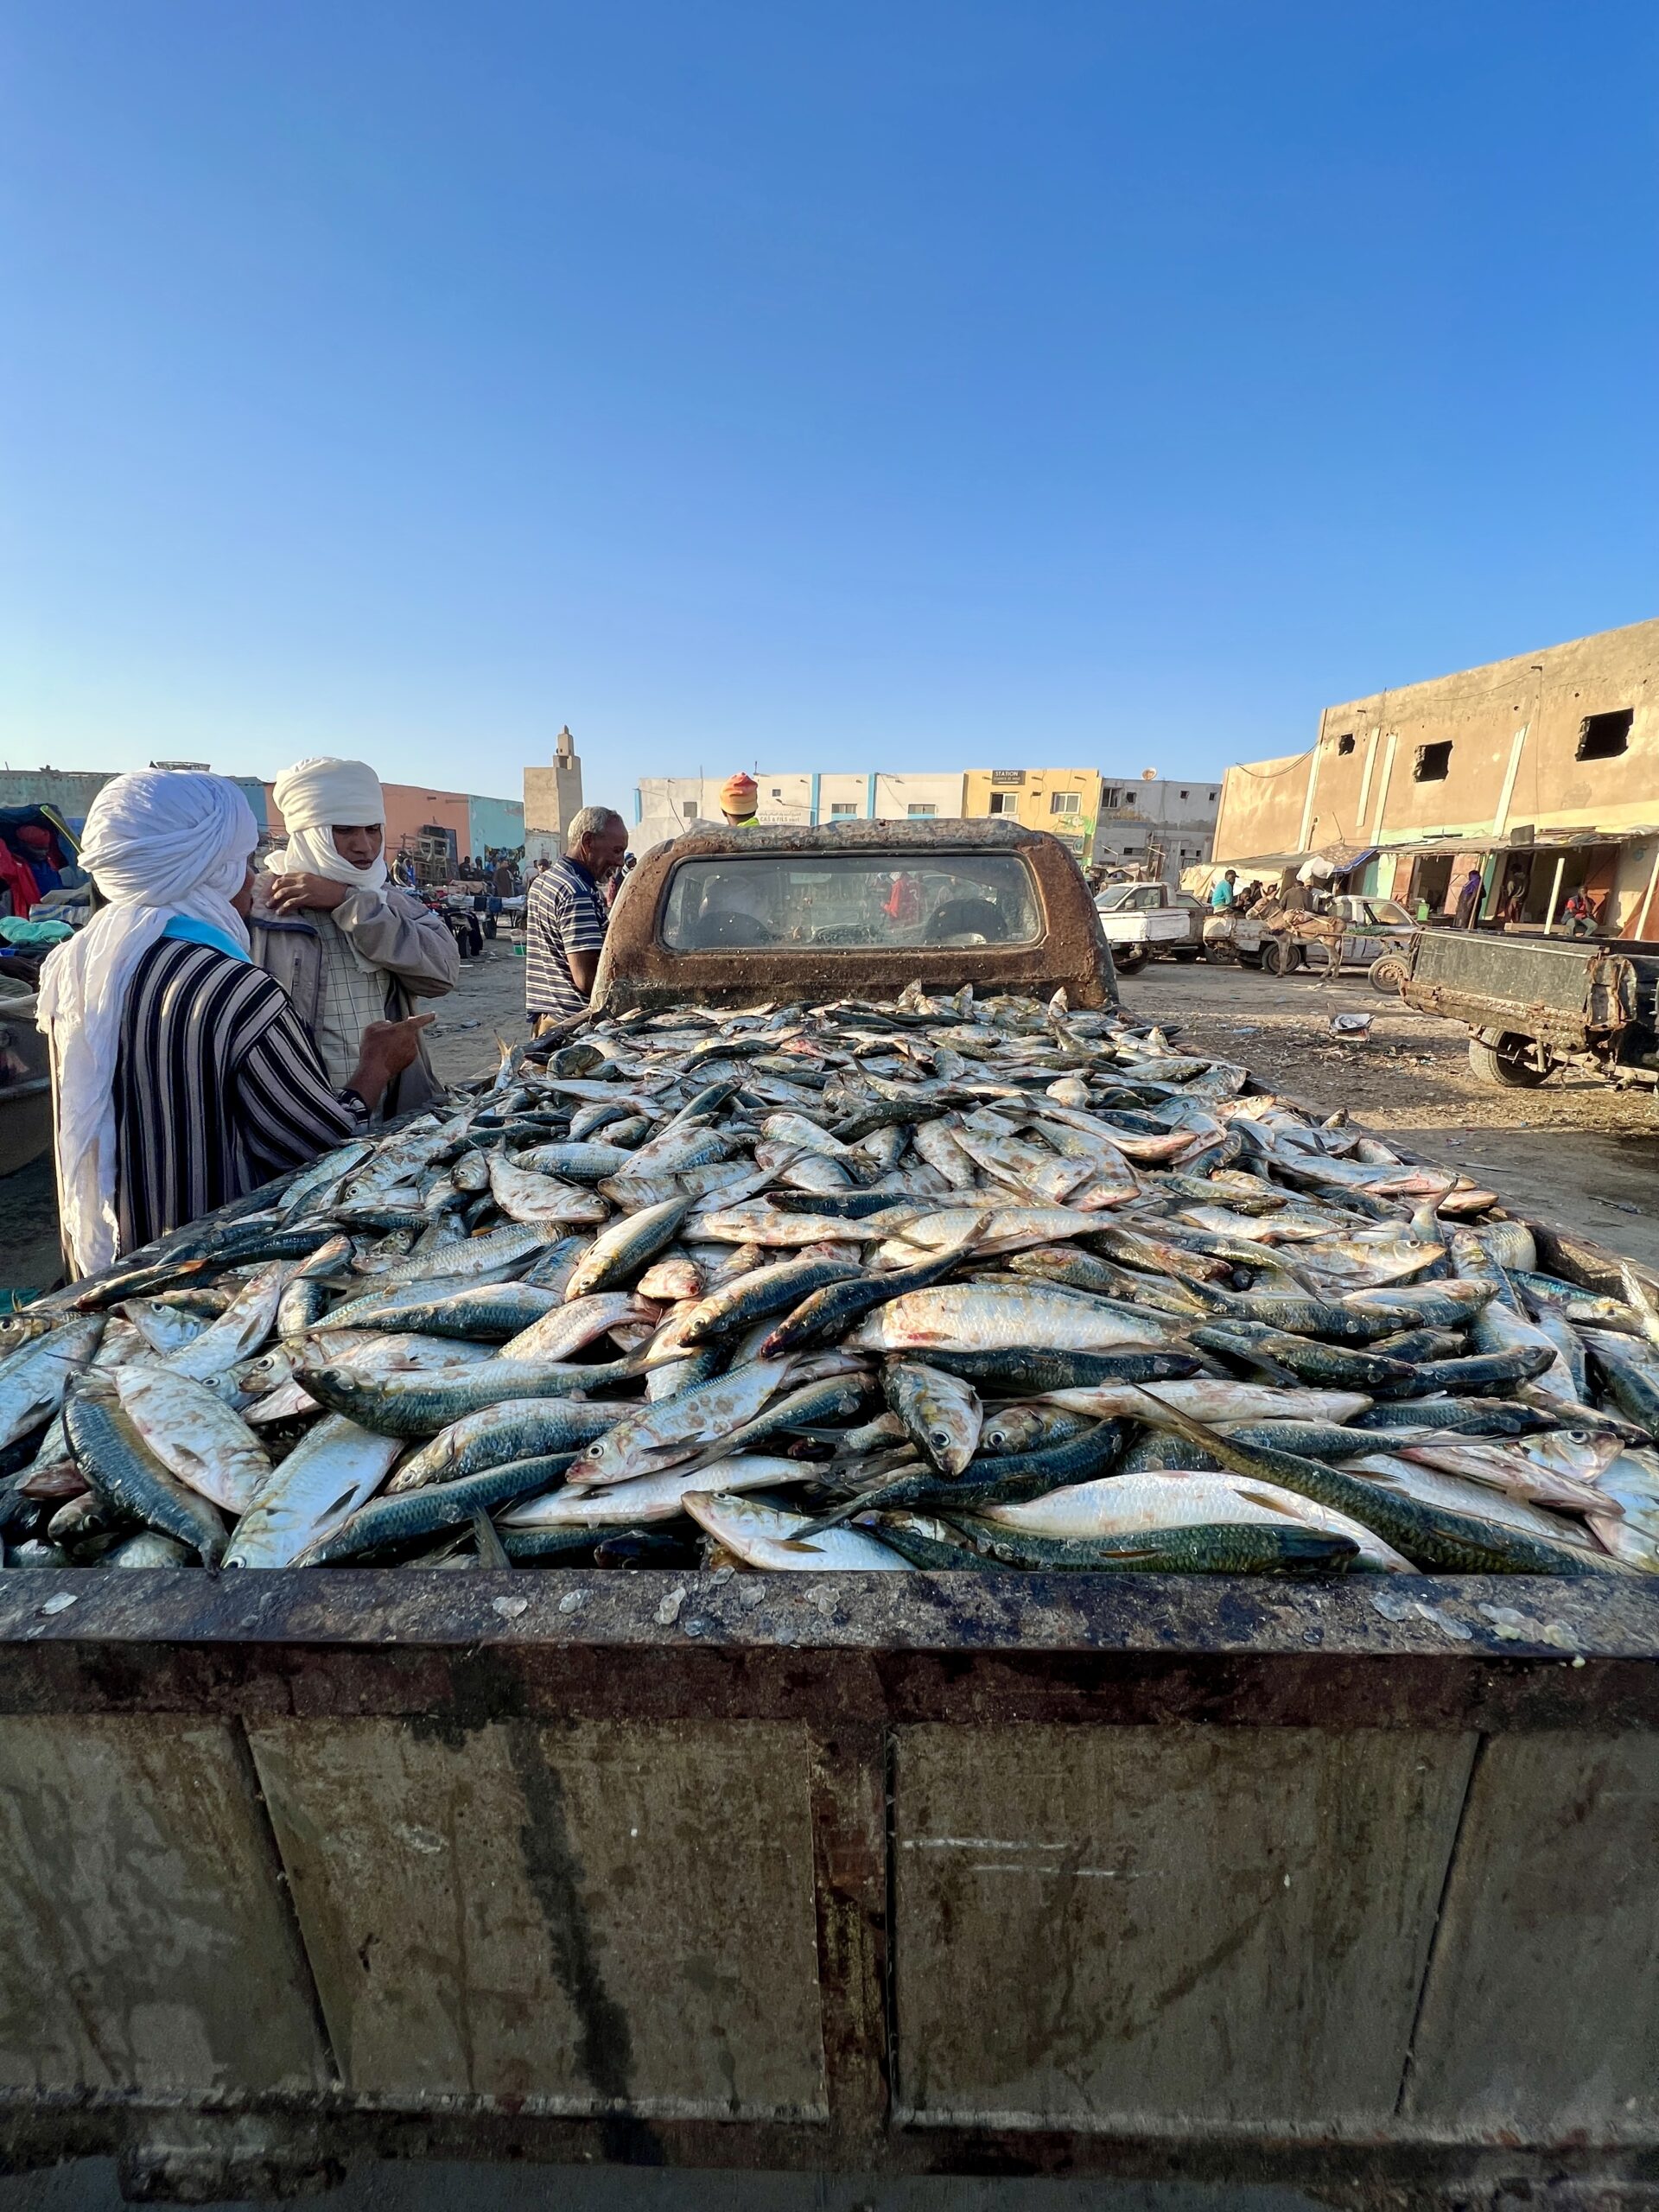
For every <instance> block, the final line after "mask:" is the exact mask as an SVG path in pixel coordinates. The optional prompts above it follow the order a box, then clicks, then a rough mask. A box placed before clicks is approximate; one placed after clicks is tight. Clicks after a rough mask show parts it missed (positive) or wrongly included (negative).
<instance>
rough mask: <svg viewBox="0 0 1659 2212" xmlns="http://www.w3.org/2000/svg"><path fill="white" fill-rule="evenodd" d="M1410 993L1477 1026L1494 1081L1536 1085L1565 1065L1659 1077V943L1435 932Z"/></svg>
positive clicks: (1423, 948)
mask: <svg viewBox="0 0 1659 2212" xmlns="http://www.w3.org/2000/svg"><path fill="white" fill-rule="evenodd" d="M1401 995H1402V997H1403V998H1404V1000H1405V1001H1406V1003H1407V1005H1408V1006H1412V1007H1416V1008H1417V1009H1418V1010H1419V1011H1420V1012H1421V1013H1424V1014H1444V1015H1446V1016H1448V1017H1449V1018H1450V1019H1451V1020H1453V1021H1462V1022H1466V1023H1467V1024H1468V1027H1469V1032H1470V1035H1469V1061H1470V1065H1471V1067H1472V1068H1473V1070H1474V1071H1475V1073H1476V1074H1477V1075H1478V1076H1479V1077H1481V1078H1482V1079H1483V1081H1484V1082H1487V1083H1492V1084H1513V1085H1521V1086H1530V1085H1533V1084H1540V1083H1542V1082H1543V1081H1544V1080H1545V1078H1546V1077H1548V1076H1549V1075H1550V1074H1551V1073H1552V1072H1553V1071H1554V1070H1555V1069H1556V1068H1558V1067H1564V1066H1573V1067H1580V1068H1586V1069H1588V1070H1590V1071H1592V1072H1594V1073H1596V1074H1598V1075H1600V1076H1602V1077H1605V1078H1606V1079H1607V1080H1608V1081H1610V1082H1615V1083H1649V1084H1651V1083H1654V1082H1656V1081H1659V1067H1656V1059H1659V1023H1656V995H1659V944H1623V943H1608V942H1605V941H1599V940H1597V939H1594V938H1522V937H1507V936H1497V935H1495V934H1493V933H1492V932H1491V931H1480V930H1425V931H1423V932H1422V934H1421V936H1420V937H1419V938H1418V940H1417V942H1416V944H1415V945H1414V947H1413V948H1412V953H1411V961H1410V966H1409V969H1408V974H1407V976H1406V981H1405V983H1404V985H1403V987H1402V994H1401Z"/></svg>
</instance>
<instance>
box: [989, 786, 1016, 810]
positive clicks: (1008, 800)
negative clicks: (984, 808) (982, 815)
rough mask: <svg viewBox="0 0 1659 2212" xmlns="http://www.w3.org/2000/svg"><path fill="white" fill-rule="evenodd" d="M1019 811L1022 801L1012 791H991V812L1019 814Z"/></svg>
mask: <svg viewBox="0 0 1659 2212" xmlns="http://www.w3.org/2000/svg"><path fill="white" fill-rule="evenodd" d="M1019 811H1020V802H1019V800H1018V799H1017V798H1015V797H1014V793H1013V792H1012V791H993V792H992V793H991V812H992V813H993V814H1018V813H1019Z"/></svg>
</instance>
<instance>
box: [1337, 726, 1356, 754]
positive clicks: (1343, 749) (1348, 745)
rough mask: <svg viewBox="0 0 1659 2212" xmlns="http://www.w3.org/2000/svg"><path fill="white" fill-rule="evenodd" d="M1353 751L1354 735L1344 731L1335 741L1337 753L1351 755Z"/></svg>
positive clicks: (1350, 731)
mask: <svg viewBox="0 0 1659 2212" xmlns="http://www.w3.org/2000/svg"><path fill="white" fill-rule="evenodd" d="M1353 749H1354V733H1353V732H1352V730H1344V733H1343V734H1342V735H1341V736H1340V737H1339V738H1338V740H1337V750H1338V753H1351V752H1352V751H1353Z"/></svg>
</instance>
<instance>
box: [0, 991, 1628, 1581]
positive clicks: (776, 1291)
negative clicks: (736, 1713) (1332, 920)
mask: <svg viewBox="0 0 1659 2212" xmlns="http://www.w3.org/2000/svg"><path fill="white" fill-rule="evenodd" d="M538 1051H539V1052H541V1054H542V1057H541V1058H537V1053H538ZM1568 1264H1571V1262H1568ZM1592 1279H1593V1278H1592ZM1620 1284H1621V1287H1622V1288H1623V1290H1624V1296H1623V1297H1622V1298H1616V1297H1612V1296H1610V1295H1607V1294H1597V1293H1592V1291H1590V1290H1588V1289H1586V1288H1584V1287H1580V1284H1579V1283H1577V1282H1574V1281H1567V1280H1566V1279H1565V1278H1564V1277H1562V1276H1560V1275H1558V1274H1550V1273H1548V1272H1545V1271H1541V1268H1540V1267H1539V1255H1538V1253H1537V1251H1536V1249H1535V1240H1534V1237H1533V1236H1532V1234H1531V1233H1530V1231H1529V1230H1528V1229H1527V1228H1526V1226H1525V1225H1524V1224H1522V1223H1520V1222H1517V1221H1515V1220H1513V1219H1510V1218H1507V1217H1504V1216H1503V1213H1502V1212H1501V1211H1500V1210H1499V1209H1498V1205H1497V1198H1496V1196H1495V1194H1494V1193H1492V1192H1490V1191H1483V1190H1480V1189H1478V1188H1476V1187H1475V1186H1473V1185H1471V1184H1470V1183H1469V1182H1468V1181H1467V1179H1465V1178H1462V1177H1460V1176H1459V1175H1457V1174H1456V1173H1453V1172H1452V1171H1450V1170H1447V1169H1442V1168H1436V1167H1427V1166H1421V1165H1418V1164H1414V1163H1411V1162H1408V1161H1405V1160H1402V1159H1400V1158H1399V1157H1398V1156H1397V1155H1396V1154H1395V1153H1394V1152H1392V1151H1390V1150H1389V1147H1387V1146H1386V1145H1384V1144H1382V1143H1380V1142H1378V1141H1376V1140H1375V1139H1373V1138H1370V1137H1367V1136H1365V1135H1363V1134H1362V1133H1360V1132H1358V1131H1357V1130H1355V1129H1354V1128H1351V1127H1348V1126H1346V1125H1345V1124H1344V1116H1341V1115H1336V1116H1332V1119H1331V1120H1330V1121H1329V1122H1325V1123H1324V1124H1323V1125H1319V1124H1316V1123H1315V1122H1312V1121H1310V1120H1309V1118H1308V1117H1307V1116H1306V1115H1305V1114H1304V1113H1300V1112H1298V1111H1296V1110H1294V1109H1293V1108H1292V1107H1291V1106H1289V1105H1288V1104H1287V1103H1285V1102H1284V1101H1282V1100H1281V1099H1279V1098H1276V1097H1274V1096H1270V1095H1262V1094H1261V1093H1259V1092H1257V1093H1255V1094H1254V1095H1253V1094H1252V1092H1251V1090H1250V1088H1249V1075H1248V1071H1246V1070H1245V1069H1244V1068H1243V1067H1241V1066H1237V1065H1233V1064H1231V1063H1229V1062H1226V1061H1222V1060H1215V1059H1210V1058H1200V1057H1196V1056H1192V1055H1189V1054H1186V1053H1183V1052H1181V1051H1180V1050H1179V1046H1178V1045H1177V1044H1176V1043H1174V1042H1173V1041H1172V1039H1171V1038H1170V1037H1169V1036H1167V1035H1166V1034H1165V1033H1162V1032H1161V1031H1160V1030H1159V1029H1157V1028H1152V1029H1150V1030H1148V1029H1146V1028H1137V1027H1134V1026H1133V1025H1131V1024H1129V1023H1128V1022H1126V1021H1124V1020H1122V1019H1121V1018H1119V1017H1118V1016H1116V1015H1115V1014H1073V1013H1071V1011H1070V1010H1069V1009H1068V1007H1067V1006H1066V1004H1065V999H1064V996H1063V995H1061V996H1060V997H1057V998H1056V999H1055V1000H1054V1001H1052V1002H1051V1003H1050V1004H1049V1005H1047V1006H1046V1007H1045V1006H1043V1005H1041V1004H1039V1002H1037V1001H1034V1000H1029V999H1020V998H989V999H985V1000H978V999H976V998H975V996H974V995H973V992H972V990H971V988H964V989H963V990H962V991H961V992H959V993H957V995H955V996H953V997H950V998H947V999H933V998H930V997H928V996H927V995H925V994H924V993H923V991H922V990H921V988H920V987H919V986H918V985H914V984H912V986H911V987H910V988H908V989H907V990H906V991H905V992H904V993H903V994H902V995H900V996H899V999H898V1000H897V1001H895V1002H893V1003H888V1004H880V1005H876V1004H870V1003H866V1002H862V1001H840V1002H838V1003H836V1004H834V1005H828V1006H818V1007H802V1006H793V1007H754V1008H752V1009H749V1010H747V1011H744V1012H741V1013H728V1012H723V1011H717V1010H710V1009H702V1008H698V1007H690V1006H686V1007H675V1008H673V1009H671V1010H669V1011H666V1012H660V1013H644V1012H636V1013H633V1014H626V1015H623V1016H622V1017H620V1018H619V1019H614V1020H594V1021H593V1022H592V1023H591V1024H590V1025H589V1026H588V1030H587V1032H586V1033H584V1034H582V1035H581V1036H580V1037H578V1038H577V1039H575V1040H574V1041H570V1042H567V1043H564V1044H563V1045H562V1046H559V1047H558V1048H557V1049H556V1050H555V1049H552V1048H550V1047H546V1046H543V1047H540V1048H538V1047H537V1046H529V1047H524V1046H520V1047H518V1049H516V1050H512V1051H507V1050H505V1048H504V1052H503V1058H502V1065H501V1068H500V1070H499V1074H498V1075H497V1076H496V1077H495V1078H494V1079H493V1081H491V1082H488V1083H487V1084H480V1085H478V1086H475V1087H474V1090H472V1091H470V1092H469V1093H467V1094H466V1095H465V1096H461V1097H459V1098H458V1099H457V1100H455V1101H454V1110H453V1111H449V1112H447V1113H445V1114H444V1115H442V1116H438V1115H431V1116H425V1117H423V1118H422V1119H420V1120H418V1121H415V1122H411V1123H409V1124H408V1125H406V1126H404V1127H401V1128H396V1129H394V1130H391V1131H390V1132H388V1133H385V1134H384V1135H382V1136H381V1137H380V1138H379V1140H378V1141H367V1140H365V1141H360V1142H355V1143H352V1144H348V1145H346V1146H344V1147H341V1148H340V1150H338V1151H336V1152H334V1153H331V1154H328V1155H327V1157H326V1158H324V1159H321V1160H317V1161H316V1162H315V1164H314V1165H313V1166H309V1167H308V1168H306V1169H304V1170H302V1172H301V1173H297V1174H296V1175H295V1176H294V1177H293V1178H292V1179H290V1180H289V1181H288V1182H287V1184H286V1185H272V1186H269V1187H268V1188H267V1189H266V1190H265V1191H264V1192H259V1193H257V1194H256V1197H255V1199H254V1201H253V1202H252V1203H251V1204H250V1203H249V1202H246V1201H244V1202H242V1204H241V1205H239V1206H238V1207H233V1208H230V1209H226V1211H225V1212H223V1213H222V1214H219V1215H216V1216H213V1217H210V1218H209V1219H208V1220H207V1221H205V1222H200V1223H197V1224H194V1225H193V1226H192V1227H191V1228H190V1229H188V1230H183V1231H181V1232H178V1233H176V1234H175V1235H174V1236H172V1237H171V1238H168V1239H167V1240H164V1241H163V1242H162V1243H161V1244H159V1245H156V1246H154V1247H151V1248H150V1249H149V1250H148V1251H146V1252H144V1253H141V1254H137V1255H133V1256H132V1257H130V1259H127V1260H125V1261H123V1262H120V1263H119V1264H118V1266H117V1267H116V1268H114V1269H112V1270H111V1272H110V1273H109V1274H105V1275H103V1276H100V1277H99V1278H96V1279H95V1280H92V1281H85V1282H81V1283H79V1284H75V1285H72V1286H70V1287H68V1288H67V1289H64V1290H60V1291H56V1292H54V1293H52V1294H49V1295H48V1296H47V1297H46V1298H43V1299H42V1300H40V1301H39V1302H38V1303H36V1304H35V1305H34V1306H29V1307H28V1308H27V1309H25V1311H24V1312H23V1313H22V1314H21V1315H19V1316H18V1317H16V1319H13V1320H12V1321H10V1323H8V1324H7V1325H5V1326H6V1332H7V1333H9V1335H10V1340H11V1345H12V1347H13V1348H11V1349H9V1350H8V1351H7V1353H6V1356H5V1357H4V1358H3V1361H0V1448H3V1451H4V1453H5V1457H4V1458H3V1459H0V1471H3V1474H0V1529H3V1535H4V1542H5V1554H6V1563H7V1565H8V1566H12V1567H70V1568H73V1567H93V1566H105V1567H173V1566H185V1565H189V1564H193V1563H195V1562H197V1561H200V1562H201V1563H202V1564H204V1565H206V1566H208V1567H302V1566H304V1567H322V1566H329V1565H336V1564H346V1563H353V1564H369V1565H376V1564H378V1565H404V1566H423V1567H441V1566H442V1567H450V1566H454V1567H493V1568H497V1569H499V1568H503V1567H510V1566H530V1565H534V1564H537V1563H539V1562H543V1561H557V1562H560V1563H563V1564H567V1565H581V1566H588V1565H599V1566H617V1567H629V1566H663V1567H686V1566H691V1565H696V1564H697V1563H698V1562H699V1561H702V1562H713V1563H717V1564H720V1565H723V1566H741V1567H750V1568H760V1569H766V1568H772V1569H778V1570H787V1571H794V1572H802V1571H806V1572H810V1571H815V1570H824V1569H849V1568H850V1569H860V1570H863V1569H878V1568H879V1569H887V1570H902V1569H907V1568H915V1567H921V1568H926V1569H933V1570H938V1569H975V1570H995V1569H1010V1568H1012V1569H1026V1570H1039V1569H1051V1570H1054V1569H1058V1570H1067V1569H1070V1570H1078V1569H1090V1570H1103V1569H1128V1570H1139V1571H1143V1572H1147V1571H1149V1572H1174V1573H1192V1572H1211V1573H1236V1574H1257V1573H1289V1574H1299V1575H1323V1574H1329V1573H1337V1572H1340V1571H1343V1570H1344V1569H1347V1568H1350V1567H1352V1568H1355V1569H1360V1570H1365V1571H1371V1572H1382V1573H1388V1572H1391V1571H1392V1572H1400V1571H1402V1570H1403V1571H1411V1570H1415V1571H1418V1572H1426V1573H1522V1574H1584V1573H1629V1572H1631V1571H1633V1570H1644V1571H1659V1452H1656V1450H1655V1448H1654V1445H1655V1439H1656V1435H1659V1350H1656V1345H1659V1313H1656V1308H1655V1305H1654V1302H1653V1300H1651V1298H1650V1296H1649V1291H1648V1288H1647V1286H1646V1285H1645V1284H1644V1283H1643V1281H1641V1280H1640V1279H1639V1278H1638V1277H1637V1275H1636V1274H1635V1273H1634V1272H1633V1271H1632V1270H1631V1269H1630V1268H1624V1270H1623V1273H1622V1275H1621V1277H1620Z"/></svg>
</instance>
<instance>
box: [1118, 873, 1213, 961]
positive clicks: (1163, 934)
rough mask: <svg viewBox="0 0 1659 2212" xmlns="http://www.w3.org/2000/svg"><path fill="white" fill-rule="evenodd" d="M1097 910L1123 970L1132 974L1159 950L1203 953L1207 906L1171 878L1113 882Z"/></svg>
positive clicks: (1186, 956)
mask: <svg viewBox="0 0 1659 2212" xmlns="http://www.w3.org/2000/svg"><path fill="white" fill-rule="evenodd" d="M1095 910H1096V912H1097V913H1098V914H1099V916H1100V925H1101V927H1102V929H1103V930H1104V931H1105V932H1106V939H1107V942H1108V944H1109V945H1110V946H1111V948H1112V959H1113V962H1114V963H1115V964H1116V967H1117V969H1118V971H1119V973H1120V974H1122V975H1126V976H1128V975H1133V974H1134V972H1135V969H1137V968H1140V967H1143V966H1144V965H1145V963H1147V961H1148V960H1150V959H1151V958H1152V957H1153V956H1154V953H1159V952H1166V953H1168V954H1169V955H1170V957H1171V958H1172V959H1175V960H1201V959H1202V958H1203V957H1204V914H1205V910H1204V907H1203V906H1202V905H1201V904H1200V902H1199V901H1198V899H1195V898H1194V897H1193V896H1192V893H1191V892H1190V891H1179V890H1177V889H1176V888H1175V887H1174V886H1173V884H1168V883H1109V884H1108V885H1107V886H1106V887H1105V889H1104V890H1103V891H1102V892H1101V893H1099V894H1098V896H1097V897H1096V900H1095Z"/></svg>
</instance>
